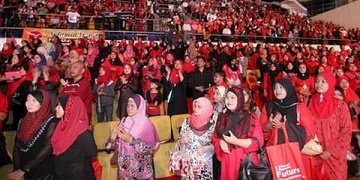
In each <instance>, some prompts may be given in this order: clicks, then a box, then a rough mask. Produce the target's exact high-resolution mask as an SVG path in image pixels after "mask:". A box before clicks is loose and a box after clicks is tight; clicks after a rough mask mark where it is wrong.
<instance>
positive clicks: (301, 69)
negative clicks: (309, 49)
mask: <svg viewBox="0 0 360 180" xmlns="http://www.w3.org/2000/svg"><path fill="white" fill-rule="evenodd" d="M299 72H300V73H301V74H304V73H306V66H305V65H304V64H301V65H300V66H299Z"/></svg>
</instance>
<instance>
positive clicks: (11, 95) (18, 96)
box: [7, 64, 34, 129]
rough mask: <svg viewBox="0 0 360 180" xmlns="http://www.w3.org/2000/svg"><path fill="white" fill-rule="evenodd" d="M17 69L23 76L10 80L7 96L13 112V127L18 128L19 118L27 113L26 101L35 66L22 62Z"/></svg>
mask: <svg viewBox="0 0 360 180" xmlns="http://www.w3.org/2000/svg"><path fill="white" fill-rule="evenodd" d="M16 69H17V70H18V71H20V75H21V77H20V78H19V79H14V80H13V81H11V82H9V85H8V90H7V97H8V99H9V103H10V104H11V110H12V113H13V129H17V128H18V123H19V120H20V119H21V118H23V117H24V116H25V115H26V107H25V101H26V97H27V95H28V94H29V90H30V87H31V81H32V80H33V73H32V71H33V69H34V67H33V65H32V64H22V65H21V66H18V67H17V68H16Z"/></svg>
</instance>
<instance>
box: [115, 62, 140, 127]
mask: <svg viewBox="0 0 360 180" xmlns="http://www.w3.org/2000/svg"><path fill="white" fill-rule="evenodd" d="M132 67H133V66H132V65H131V64H125V65H124V72H123V74H122V75H121V76H120V77H119V78H118V80H117V82H116V84H115V88H114V90H115V92H116V91H120V98H119V101H118V107H117V110H116V115H117V117H118V118H120V120H121V119H122V118H123V117H126V116H127V114H126V106H124V104H126V102H127V100H128V99H129V97H131V96H132V95H134V94H135V92H136V91H137V90H138V88H139V83H140V82H139V79H138V77H137V76H136V75H135V74H134V71H133V68H132Z"/></svg>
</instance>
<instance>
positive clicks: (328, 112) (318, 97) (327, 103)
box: [309, 71, 338, 119]
mask: <svg viewBox="0 0 360 180" xmlns="http://www.w3.org/2000/svg"><path fill="white" fill-rule="evenodd" d="M319 76H322V77H324V79H325V80H326V82H327V83H328V85H329V89H328V91H326V92H325V93H322V94H321V93H316V94H314V95H313V97H312V98H311V101H310V106H309V109H310V111H311V113H312V115H313V116H314V117H315V118H316V119H325V118H328V117H329V116H332V114H333V112H334V110H335V108H336V106H337V103H338V99H336V98H335V97H334V93H335V84H336V79H335V76H334V74H332V73H331V72H328V71H325V72H323V73H321V74H319V75H318V77H319Z"/></svg>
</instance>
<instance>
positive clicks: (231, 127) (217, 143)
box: [212, 87, 264, 180]
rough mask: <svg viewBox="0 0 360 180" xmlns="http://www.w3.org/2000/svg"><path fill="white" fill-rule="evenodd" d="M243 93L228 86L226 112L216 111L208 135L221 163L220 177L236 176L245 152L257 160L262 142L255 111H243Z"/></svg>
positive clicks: (228, 178)
mask: <svg viewBox="0 0 360 180" xmlns="http://www.w3.org/2000/svg"><path fill="white" fill-rule="evenodd" d="M244 101H245V98H244V92H243V90H242V89H241V88H238V87H232V88H230V89H229V90H228V92H227V94H226V98H225V105H226V111H225V112H224V113H220V114H219V118H218V120H217V122H216V126H215V130H214V133H213V135H212V143H213V145H214V149H215V154H216V156H217V159H218V160H219V161H220V162H221V177H220V179H227V180H235V179H237V178H238V171H239V169H240V163H241V161H242V160H244V159H245V157H246V155H247V153H251V156H252V157H251V158H252V160H254V161H255V163H258V161H257V160H258V158H257V155H256V151H257V150H258V149H259V146H258V145H257V143H256V141H255V140H254V138H256V139H257V140H258V141H259V143H260V146H262V145H263V142H264V139H263V138H264V136H263V134H262V131H261V126H260V123H259V122H258V119H257V117H256V115H255V114H253V113H250V112H249V111H246V110H244V109H243V108H244Z"/></svg>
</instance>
